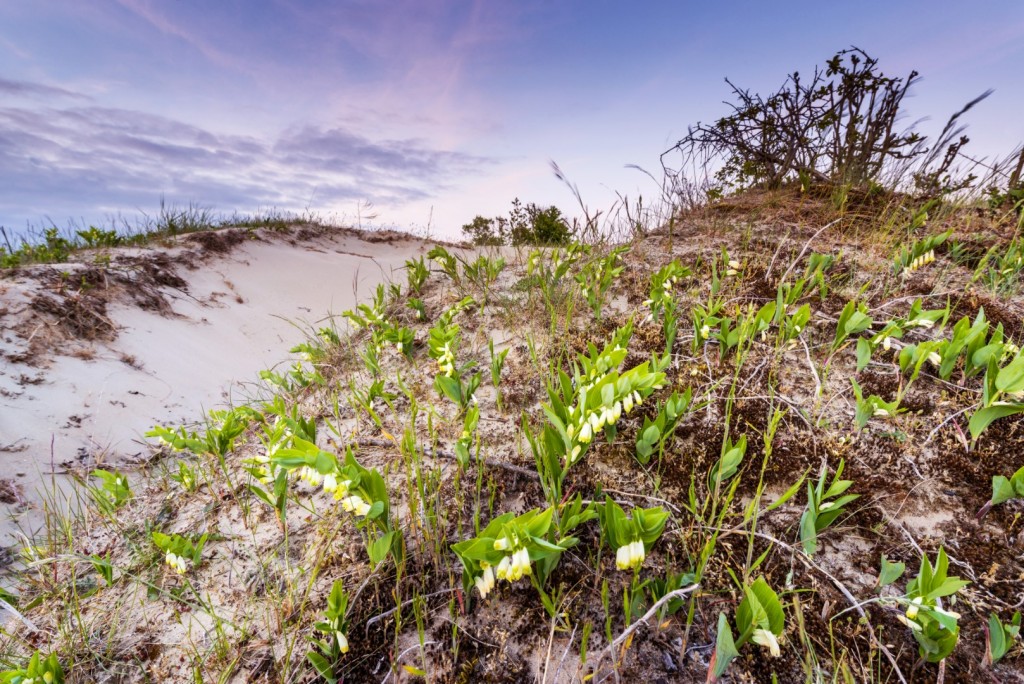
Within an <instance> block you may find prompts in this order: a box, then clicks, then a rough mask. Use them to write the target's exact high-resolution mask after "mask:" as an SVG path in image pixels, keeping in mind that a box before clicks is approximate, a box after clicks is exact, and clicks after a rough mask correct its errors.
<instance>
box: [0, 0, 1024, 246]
mask: <svg viewBox="0 0 1024 684" xmlns="http://www.w3.org/2000/svg"><path fill="white" fill-rule="evenodd" d="M968 5H969V3H965V2H963V1H962V0H957V1H955V2H954V1H948V0H928V1H927V2H924V1H918V0H908V1H904V2H892V0H886V1H885V2H877V1H875V0H864V1H862V2H859V3H854V4H850V3H832V2H820V0H818V1H816V2H804V1H802V0H793V1H791V2H787V3H768V2H763V0H761V1H757V2H753V1H747V0H733V1H732V2H721V3H711V2H691V1H689V0H676V1H675V2H669V1H662V2H654V1H648V2H639V3H626V2H622V1H621V0H620V1H619V2H612V1H608V0H558V1H553V0H516V1H514V2H510V1H508V0H398V1H395V2H389V1H385V0H321V1H316V0H309V1H300V0H216V1H215V2H211V1H210V0H162V1H157V0H88V1H87V2H83V1H82V0H33V1H32V2H28V1H24V2H18V1H14V2H5V3H2V4H0V226H5V227H7V228H8V230H9V231H11V230H12V231H14V232H15V233H17V232H18V231H24V230H25V229H26V227H27V226H35V227H40V226H42V227H45V226H48V225H53V224H55V225H57V226H60V227H63V226H66V225H68V224H69V221H75V222H78V223H80V224H83V225H84V224H96V225H100V226H105V225H108V224H110V222H111V220H112V218H113V217H117V216H121V217H125V218H127V219H128V220H130V221H132V220H134V219H135V218H136V217H139V216H144V215H148V216H153V215H155V214H156V213H157V211H158V209H159V207H160V204H161V201H163V202H165V203H166V204H168V205H171V206H179V207H184V206H188V205H190V204H191V205H193V206H199V207H203V208H206V209H209V210H211V211H212V212H215V213H218V214H232V213H236V212H238V213H250V214H251V213H268V212H295V213H303V212H309V213H313V214H316V215H318V216H321V217H324V218H327V219H330V220H336V221H342V222H348V223H356V222H359V223H362V224H364V225H369V224H373V225H380V226H394V227H397V228H400V229H407V230H413V231H416V232H420V233H430V234H432V235H437V236H447V237H455V236H457V235H458V234H459V228H460V226H461V225H463V224H464V223H468V222H469V221H470V220H472V218H473V217H474V216H476V215H478V214H481V215H485V216H495V215H499V214H504V213H506V212H507V211H508V209H509V208H510V203H511V200H512V199H513V198H516V197H518V198H520V199H522V201H523V202H534V203H537V204H539V205H542V206H547V205H550V204H554V205H557V206H559V207H560V208H561V209H562V210H563V212H565V213H566V214H568V215H570V216H572V215H575V214H578V213H579V211H578V208H577V203H576V199H575V198H574V197H573V195H572V193H571V192H570V191H569V190H568V188H567V187H566V186H565V185H564V184H563V183H562V182H561V181H559V180H558V179H557V178H555V176H554V174H553V173H552V171H551V166H550V162H551V161H554V162H556V163H557V164H558V165H559V166H560V167H561V169H562V170H563V171H564V173H565V175H566V176H567V177H568V178H569V179H570V180H571V181H572V182H573V183H575V184H576V185H577V186H578V188H579V190H580V195H581V196H582V198H583V200H584V202H585V203H586V204H587V205H588V207H590V209H591V210H607V209H609V208H611V207H612V206H613V205H614V203H615V201H616V199H617V197H619V196H622V195H624V196H629V197H632V198H635V197H637V196H638V195H643V196H644V197H648V198H650V197H655V196H657V194H658V186H657V184H656V183H655V181H654V180H652V179H651V178H650V177H648V176H647V175H645V174H643V173H640V172H639V171H637V170H635V169H633V168H630V165H637V166H640V167H642V168H644V169H647V170H648V171H650V172H651V173H652V174H653V175H654V176H655V177H658V176H660V172H661V165H660V164H661V163H660V155H661V153H662V152H664V151H665V150H666V149H668V148H669V147H671V146H672V145H673V144H674V143H675V142H676V141H677V140H678V139H679V138H680V137H682V136H683V135H684V134H685V133H686V129H687V126H688V125H691V124H694V123H696V122H697V121H705V122H708V121H714V120H715V119H717V118H719V117H721V116H723V115H724V114H726V113H727V112H728V108H727V107H726V105H725V104H723V102H724V101H726V100H729V95H730V91H729V86H728V85H727V84H726V83H725V78H726V77H728V78H729V79H730V80H731V81H732V82H734V83H736V84H737V85H739V86H742V87H744V88H749V89H750V90H753V91H758V92H762V93H766V92H768V91H771V90H774V89H775V88H777V87H778V86H780V85H781V84H782V83H783V81H784V80H785V77H786V75H787V74H788V73H790V72H792V71H794V70H799V71H801V72H802V73H810V72H812V71H813V68H814V66H815V65H821V64H823V63H824V62H825V60H827V59H828V58H829V57H831V56H832V55H833V54H834V53H835V52H837V51H838V50H841V49H843V48H846V47H849V46H851V45H856V46H858V47H860V48H862V49H864V50H866V51H867V52H868V53H869V54H871V55H872V56H874V57H877V58H878V59H879V66H880V68H881V69H882V70H883V71H885V72H886V73H887V74H890V75H894V76H895V75H900V76H905V75H906V74H907V73H908V72H909V71H910V70H912V69H914V70H917V71H919V72H920V73H921V74H922V76H923V78H922V80H921V81H920V82H919V83H918V84H917V85H916V86H915V87H914V88H913V89H912V91H911V93H910V95H911V96H910V97H909V99H908V100H907V101H906V103H905V109H906V110H907V111H906V116H905V118H904V121H905V123H906V124H908V125H909V124H911V123H914V122H917V121H918V120H922V119H923V120H922V121H920V123H918V124H917V125H918V128H920V129H921V130H922V131H923V132H925V133H928V132H932V133H934V132H935V131H937V129H938V128H941V126H942V124H943V123H944V122H945V120H946V119H947V118H948V116H949V115H950V114H952V113H953V112H954V111H956V110H957V109H958V108H959V107H960V106H961V105H963V104H964V103H966V102H967V101H969V100H971V99H972V98H974V97H975V96H977V95H978V94H980V93H981V92H983V91H984V90H986V89H988V88H994V89H995V92H994V94H993V95H992V96H991V97H989V98H988V99H987V100H986V101H984V102H982V103H981V104H980V105H978V107H976V108H975V109H974V110H972V111H971V112H970V114H969V116H968V117H967V122H968V123H969V125H970V128H969V129H968V135H969V136H970V137H971V138H972V142H971V143H970V145H969V146H968V148H966V149H967V151H969V152H970V153H972V154H974V155H977V156H980V157H995V156H1001V155H1005V154H1007V153H1008V152H1009V151H1010V150H1011V149H1012V148H1013V147H1015V146H1016V145H1017V144H1019V143H1020V142H1021V141H1024V116H1021V112H1022V111H1024V3H1021V2H1020V0H992V1H990V2H980V3H973V6H968Z"/></svg>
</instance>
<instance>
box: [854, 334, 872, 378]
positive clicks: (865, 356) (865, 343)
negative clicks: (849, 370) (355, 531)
mask: <svg viewBox="0 0 1024 684" xmlns="http://www.w3.org/2000/svg"><path fill="white" fill-rule="evenodd" d="M870 361H871V342H870V341H869V340H868V338H866V337H861V338H860V339H858V340H857V371H858V372H860V371H862V370H864V369H865V368H867V365H868V363H869V362H870Z"/></svg>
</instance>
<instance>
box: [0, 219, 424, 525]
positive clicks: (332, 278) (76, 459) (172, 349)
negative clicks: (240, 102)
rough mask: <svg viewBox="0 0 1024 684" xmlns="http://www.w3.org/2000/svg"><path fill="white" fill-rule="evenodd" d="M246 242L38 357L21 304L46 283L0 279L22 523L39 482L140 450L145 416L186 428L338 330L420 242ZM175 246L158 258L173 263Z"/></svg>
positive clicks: (4, 453) (31, 518)
mask: <svg viewBox="0 0 1024 684" xmlns="http://www.w3.org/2000/svg"><path fill="white" fill-rule="evenodd" d="M251 237H254V238H256V239H255V240H253V239H246V240H245V241H244V242H242V243H241V244H237V245H235V246H233V247H232V248H231V249H230V250H229V251H228V252H227V253H226V254H220V253H214V252H212V251H209V250H207V251H201V253H200V254H199V257H198V261H197V260H196V259H188V260H183V261H182V262H180V263H176V264H175V265H173V266H171V267H170V268H172V269H173V271H174V273H176V275H178V276H180V277H181V278H182V279H183V280H184V281H185V283H186V285H185V286H184V287H170V286H168V287H161V288H160V292H159V294H160V295H162V296H163V297H165V298H166V300H167V301H168V303H169V305H170V306H169V309H168V308H166V307H165V308H164V310H163V311H161V310H157V309H144V308H140V307H139V306H138V305H137V304H136V303H135V302H134V300H133V299H132V298H131V297H125V296H121V297H118V298H115V299H114V300H113V301H111V302H110V303H109V306H107V307H106V310H105V312H104V317H105V318H106V319H109V320H110V321H111V322H112V323H113V324H114V326H115V327H116V333H115V334H113V335H112V337H113V339H109V340H105V341H102V340H98V341H94V342H90V343H82V342H80V341H78V340H67V339H65V340H63V341H59V340H58V341H56V342H54V343H53V345H52V346H50V347H48V350H47V351H48V352H51V353H47V354H44V355H42V356H41V355H40V354H38V353H37V350H36V351H34V352H33V353H31V354H27V355H26V354H25V353H24V352H25V351H26V348H27V347H28V346H31V345H29V344H28V341H29V340H28V339H27V338H31V336H32V335H33V334H36V335H38V334H39V333H40V331H41V330H42V331H44V332H45V330H46V329H47V328H48V326H50V325H51V324H50V323H48V322H47V321H46V319H45V317H44V316H41V315H40V314H39V313H38V312H37V311H34V310H33V309H32V308H31V307H30V306H28V303H29V302H30V301H31V299H32V297H33V296H34V295H35V294H36V293H37V292H38V291H39V290H40V289H45V288H46V287H47V285H45V284H44V283H43V282H41V281H40V280H38V279H37V278H34V277H31V276H25V275H23V276H15V277H8V278H6V279H4V280H0V325H2V331H3V332H2V335H0V337H2V341H0V353H2V354H3V356H4V360H3V361H2V363H0V478H4V480H6V481H8V482H10V483H13V486H10V485H8V486H7V487H6V489H10V490H11V491H10V492H9V493H8V494H9V495H8V496H7V497H4V498H6V499H8V500H9V502H8V503H6V504H4V506H3V507H4V508H6V509H8V511H9V512H10V513H11V514H13V515H14V516H15V518H17V519H18V520H20V522H21V524H22V525H23V526H25V525H26V524H27V525H28V526H30V527H31V526H32V525H33V524H35V523H36V521H37V519H38V511H37V510H36V503H35V502H37V501H38V498H37V495H36V493H35V492H36V490H37V488H38V486H39V484H40V483H41V482H42V480H41V476H42V477H43V478H45V480H46V482H49V479H50V478H49V473H50V472H51V470H52V471H56V472H58V473H64V472H66V470H67V467H68V466H70V465H74V466H76V467H81V468H83V469H88V468H91V467H93V466H94V465H96V464H107V465H113V466H117V465H119V464H120V465H123V464H126V463H130V462H131V461H132V460H135V459H139V458H142V457H144V456H145V455H146V453H147V452H148V447H147V446H146V445H145V444H144V440H143V438H142V434H143V433H144V432H145V431H146V430H148V429H149V428H151V427H152V425H153V424H155V423H160V424H166V425H177V424H181V423H189V422H195V421H196V420H198V419H200V418H201V417H202V416H203V414H204V411H206V410H208V409H211V408H215V407H217V406H222V405H224V404H226V403H227V402H229V401H238V400H240V399H244V398H245V397H246V396H249V395H250V394H251V393H252V391H253V389H254V388H253V387H252V384H251V383H252V382H253V381H254V380H256V379H257V373H258V371H260V370H262V369H265V368H272V367H274V366H275V365H278V364H282V363H284V362H289V361H290V357H289V354H288V350H289V349H290V348H291V347H292V346H293V345H295V344H296V343H298V342H301V341H302V340H303V338H304V334H305V332H307V331H311V330H315V329H317V328H319V327H321V326H323V325H327V324H328V320H327V318H328V317H329V316H330V315H331V314H333V315H335V316H336V317H337V318H336V320H335V324H336V325H337V326H339V327H340V328H343V327H344V321H343V319H341V317H340V313H341V312H342V311H343V310H345V309H349V308H352V307H353V306H354V305H355V303H356V301H357V299H360V300H366V299H367V298H368V297H369V294H370V292H371V291H372V289H373V288H374V287H376V285H377V284H378V283H380V282H383V281H385V280H386V279H389V278H392V277H404V276H403V274H402V273H400V272H397V271H398V269H400V268H401V267H402V265H403V263H404V262H405V260H406V259H408V258H410V257H412V256H415V255H417V254H420V253H422V252H424V251H425V250H426V246H425V245H424V243H422V242H421V241H419V240H414V239H411V238H404V237H398V236H393V237H391V238H389V239H387V240H383V241H381V240H380V236H373V235H370V236H367V237H369V238H370V240H372V241H369V240H367V239H364V237H363V236H361V235H359V234H357V233H355V232H354V231H345V232H331V233H319V234H316V235H312V234H304V235H302V236H301V237H300V238H299V239H298V240H296V239H294V236H291V237H286V236H281V235H278V234H273V233H256V234H253V235H251ZM184 249H185V248H179V247H171V248H170V250H165V253H171V254H172V255H173V256H174V257H175V260H176V261H177V257H178V256H179V255H180V252H181V251H182V250H184ZM136 253H138V250H136ZM192 256H195V255H194V254H193V255H192ZM186 263H188V264H190V266H187V265H186ZM60 268H66V269H71V272H72V273H73V274H76V273H77V272H76V271H75V267H74V266H73V265H72V266H61V267H60ZM76 277H77V276H76ZM37 320H38V321H39V322H38V324H35V323H36V321H37ZM29 331H31V332H29ZM19 332H20V334H19ZM33 342H35V343H38V342H39V340H38V339H35V340H33ZM25 357H27V358H25ZM247 384H248V387H247ZM51 444H52V451H51ZM51 463H52V465H51ZM0 494H2V492H0ZM19 499H20V501H19ZM12 522H13V521H7V522H5V523H3V525H2V527H0V543H3V544H5V545H6V544H7V543H9V542H10V541H12V537H11V535H12V533H13V530H14V529H16V526H15V525H13V524H12Z"/></svg>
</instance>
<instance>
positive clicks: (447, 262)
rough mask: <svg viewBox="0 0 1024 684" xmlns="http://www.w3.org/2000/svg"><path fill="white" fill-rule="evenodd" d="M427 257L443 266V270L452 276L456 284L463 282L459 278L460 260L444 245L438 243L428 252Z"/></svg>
mask: <svg viewBox="0 0 1024 684" xmlns="http://www.w3.org/2000/svg"><path fill="white" fill-rule="evenodd" d="M427 258H428V259H430V260H432V261H433V262H434V263H435V264H437V265H438V266H440V267H441V271H443V272H444V274H445V275H446V276H448V277H449V278H451V281H452V282H453V283H455V284H456V285H459V284H460V283H461V279H460V278H459V264H458V260H457V259H456V258H455V256H454V255H452V253H451V252H449V251H448V250H447V249H445V248H444V247H442V246H440V245H437V246H435V247H434V248H433V249H431V250H430V251H429V252H427Z"/></svg>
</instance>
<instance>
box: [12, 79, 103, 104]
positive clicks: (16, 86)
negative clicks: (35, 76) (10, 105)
mask: <svg viewBox="0 0 1024 684" xmlns="http://www.w3.org/2000/svg"><path fill="white" fill-rule="evenodd" d="M0 94H3V95H8V96H11V97H37V98H53V97H62V98H68V99H72V100H88V99H90V98H89V97H88V96H87V95H83V94H81V93H76V92H74V91H71V90H67V89H65V88H58V87H56V86H50V85H44V84H42V83H29V82H27V81H12V80H10V79H6V78H0Z"/></svg>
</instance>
